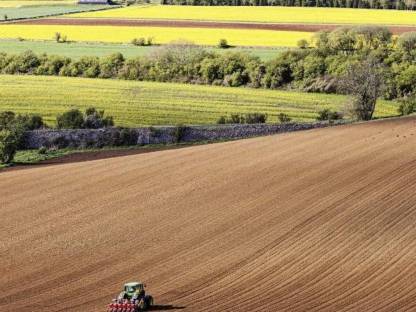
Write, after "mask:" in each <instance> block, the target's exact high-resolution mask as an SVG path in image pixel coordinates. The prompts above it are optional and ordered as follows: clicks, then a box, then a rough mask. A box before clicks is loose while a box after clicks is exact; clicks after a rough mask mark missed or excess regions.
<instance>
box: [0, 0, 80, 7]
mask: <svg viewBox="0 0 416 312" xmlns="http://www.w3.org/2000/svg"><path fill="white" fill-rule="evenodd" d="M77 2H78V1H77V0H40V1H39V0H0V8H17V7H24V6H40V5H61V4H75V3H77Z"/></svg>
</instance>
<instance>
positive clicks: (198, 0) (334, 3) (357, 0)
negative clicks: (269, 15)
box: [161, 0, 416, 10]
mask: <svg viewBox="0 0 416 312" xmlns="http://www.w3.org/2000/svg"><path fill="white" fill-rule="evenodd" d="M161 3H162V4H165V5H202V6H214V5H217V6H291V7H328V8H366V9H395V10H415V9H416V1H415V0H161Z"/></svg>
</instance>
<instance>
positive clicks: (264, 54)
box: [0, 40, 285, 61]
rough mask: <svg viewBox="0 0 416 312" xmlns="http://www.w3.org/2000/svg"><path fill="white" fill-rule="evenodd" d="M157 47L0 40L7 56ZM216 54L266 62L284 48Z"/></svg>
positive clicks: (132, 52)
mask: <svg viewBox="0 0 416 312" xmlns="http://www.w3.org/2000/svg"><path fill="white" fill-rule="evenodd" d="M159 48H160V47H159V46H151V47H137V46H133V45H131V44H112V43H107V44H105V43H99V42H97V43H87V42H71V43H65V44H62V43H56V42H54V41H31V40H25V41H18V40H0V52H5V53H9V54H14V53H21V52H24V51H27V50H31V51H33V52H35V53H37V54H42V53H47V54H55V55H62V56H68V57H71V58H74V59H79V58H80V57H82V56H106V55H110V54H112V53H117V52H120V53H122V54H123V55H124V56H125V57H126V58H133V57H137V56H144V55H149V54H151V53H153V51H155V50H157V49H159ZM208 49H209V50H211V51H215V52H218V53H224V52H239V51H241V52H246V53H250V54H251V55H254V56H258V57H260V59H262V60H264V61H267V60H270V59H272V58H275V57H276V56H277V55H278V54H279V53H280V52H281V51H283V50H285V49H284V48H230V49H217V48H208Z"/></svg>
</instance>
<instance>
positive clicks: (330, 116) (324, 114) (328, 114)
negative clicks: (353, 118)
mask: <svg viewBox="0 0 416 312" xmlns="http://www.w3.org/2000/svg"><path fill="white" fill-rule="evenodd" d="M342 118H343V116H342V114H341V113H339V112H333V111H331V110H330V109H328V108H326V109H323V110H321V111H319V112H318V117H316V120H319V121H331V120H338V119H342Z"/></svg>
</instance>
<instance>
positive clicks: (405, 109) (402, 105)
mask: <svg viewBox="0 0 416 312" xmlns="http://www.w3.org/2000/svg"><path fill="white" fill-rule="evenodd" d="M397 111H398V112H399V114H400V115H402V116H403V115H410V114H412V113H414V112H416V97H415V96H410V97H404V98H402V99H400V100H399V107H398V109H397Z"/></svg>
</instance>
